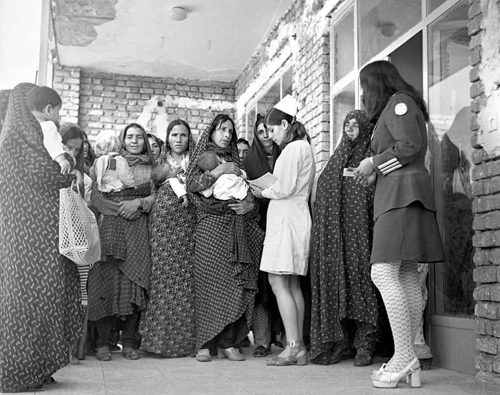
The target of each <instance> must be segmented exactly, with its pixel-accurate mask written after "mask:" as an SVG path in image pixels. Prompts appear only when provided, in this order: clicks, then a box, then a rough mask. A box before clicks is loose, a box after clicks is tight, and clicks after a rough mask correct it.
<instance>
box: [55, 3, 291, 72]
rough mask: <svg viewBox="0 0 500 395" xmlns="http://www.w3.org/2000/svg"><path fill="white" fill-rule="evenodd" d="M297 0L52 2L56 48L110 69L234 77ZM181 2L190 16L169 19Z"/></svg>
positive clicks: (73, 60)
mask: <svg viewBox="0 0 500 395" xmlns="http://www.w3.org/2000/svg"><path fill="white" fill-rule="evenodd" d="M294 1H295V0H182V1H181V0H76V1H75V0H53V14H54V24H55V33H56V41H57V53H58V56H59V61H60V63H61V64H62V65H66V66H80V67H84V68H87V69H91V70H96V71H103V72H108V73H117V74H129V75H143V76H153V77H172V78H186V79H191V80H217V81H235V80H236V79H237V78H238V76H239V74H240V73H241V71H242V70H243V68H244V66H245V65H246V64H247V62H248V61H249V59H250V58H251V56H252V55H253V54H254V52H255V50H256V48H257V47H258V46H259V44H260V43H261V41H262V40H263V38H264V37H265V36H266V35H267V34H268V33H269V32H270V31H272V29H273V28H274V26H275V25H276V23H277V22H278V21H279V20H280V18H281V17H282V16H283V15H285V13H286V11H287V10H288V9H289V7H290V6H291V4H292V3H293V2H294ZM114 3H116V5H115V4H114ZM80 4H81V5H80ZM178 6H180V7H184V8H186V9H187V10H188V15H187V19H185V20H184V21H180V22H179V21H174V20H172V19H171V18H170V10H171V9H172V7H178ZM96 35H97V37H95V36H96ZM94 38H95V39H94ZM62 43H63V44H64V45H63V44H62Z"/></svg>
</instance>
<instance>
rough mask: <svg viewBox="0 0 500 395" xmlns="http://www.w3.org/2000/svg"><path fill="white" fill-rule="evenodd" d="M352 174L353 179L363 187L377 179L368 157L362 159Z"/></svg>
mask: <svg viewBox="0 0 500 395" xmlns="http://www.w3.org/2000/svg"><path fill="white" fill-rule="evenodd" d="M353 174H354V179H355V180H356V181H357V182H358V183H359V184H361V185H362V186H364V187H368V186H370V185H372V184H373V183H374V182H375V180H376V179H377V173H375V169H374V168H373V164H372V161H371V159H370V158H366V159H363V160H362V161H361V163H360V164H359V166H358V167H357V169H355V170H354V173H353Z"/></svg>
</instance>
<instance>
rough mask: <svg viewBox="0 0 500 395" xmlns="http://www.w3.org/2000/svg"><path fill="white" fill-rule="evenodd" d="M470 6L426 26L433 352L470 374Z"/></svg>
mask: <svg viewBox="0 0 500 395" xmlns="http://www.w3.org/2000/svg"><path fill="white" fill-rule="evenodd" d="M468 9H469V4H468V1H467V0H462V1H460V2H458V3H457V4H456V5H455V6H454V7H452V8H450V9H449V10H448V11H447V12H445V13H444V14H443V15H442V16H441V17H439V18H438V19H436V20H435V21H433V22H432V23H431V24H429V26H428V28H427V34H428V46H427V54H428V106H429V114H430V123H429V147H430V152H431V171H432V176H433V180H434V192H435V198H436V203H437V207H438V221H439V223H440V227H441V229H442V236H443V244H444V249H445V256H446V261H445V262H444V263H442V264H436V265H433V267H432V270H431V275H432V276H431V280H432V281H431V284H432V286H431V301H432V304H431V306H430V307H431V348H432V351H433V354H434V358H435V361H436V362H437V364H438V365H439V366H444V367H450V368H452V369H453V370H459V371H464V372H471V373H472V372H473V371H474V355H475V350H474V336H475V335H474V331H473V328H474V320H473V314H474V300H473V296H472V295H473V291H474V287H475V284H474V281H473V279H472V271H473V269H474V263H473V247H472V234H473V231H472V220H473V213H472V193H471V171H472V161H471V155H472V146H471V140H470V139H471V131H470V120H471V112H470V95H469V90H470V82H469V72H470V66H469V55H470V51H469V40H470V37H469V35H468V32H467V24H468V22H469V18H468ZM464 347H465V348H468V350H464ZM464 351H465V353H464ZM464 356H465V358H464Z"/></svg>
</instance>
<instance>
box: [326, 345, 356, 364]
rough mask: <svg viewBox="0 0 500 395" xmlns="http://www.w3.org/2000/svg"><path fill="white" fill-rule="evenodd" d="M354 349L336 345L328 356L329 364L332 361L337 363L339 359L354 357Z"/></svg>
mask: <svg viewBox="0 0 500 395" xmlns="http://www.w3.org/2000/svg"><path fill="white" fill-rule="evenodd" d="M355 353H356V351H355V350H354V349H353V348H351V347H348V348H345V347H337V348H335V350H333V353H332V356H331V357H330V361H329V362H330V363H329V364H330V365H331V364H334V363H338V362H340V361H344V360H345V359H351V358H354V356H355V355H356V354H355Z"/></svg>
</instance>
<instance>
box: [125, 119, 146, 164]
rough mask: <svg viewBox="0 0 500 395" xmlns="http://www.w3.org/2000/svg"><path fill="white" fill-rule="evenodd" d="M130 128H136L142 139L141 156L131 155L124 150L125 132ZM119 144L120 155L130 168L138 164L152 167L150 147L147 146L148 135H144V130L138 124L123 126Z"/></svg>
mask: <svg viewBox="0 0 500 395" xmlns="http://www.w3.org/2000/svg"><path fill="white" fill-rule="evenodd" d="M132 128H137V129H139V130H140V131H141V133H142V137H143V139H144V150H143V152H142V153H141V154H131V153H130V152H128V151H127V150H126V148H125V137H126V135H127V131H128V130H129V129H132ZM120 142H121V145H122V147H121V150H120V155H121V156H123V157H124V158H125V159H126V160H127V162H128V165H129V166H130V167H132V166H135V165H138V164H142V165H152V164H153V163H154V157H153V152H152V151H151V147H150V146H149V139H148V134H147V133H146V130H144V128H143V127H142V126H141V125H139V124H138V123H129V124H128V125H127V126H125V129H123V130H122V131H121V132H120Z"/></svg>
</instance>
